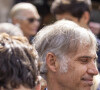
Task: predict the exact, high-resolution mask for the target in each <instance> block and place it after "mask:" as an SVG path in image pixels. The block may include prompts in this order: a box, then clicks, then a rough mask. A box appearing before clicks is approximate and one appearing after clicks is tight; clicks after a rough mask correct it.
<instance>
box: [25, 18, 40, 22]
mask: <svg viewBox="0 0 100 90" xmlns="http://www.w3.org/2000/svg"><path fill="white" fill-rule="evenodd" d="M27 20H28V22H29V23H33V22H35V21H37V22H41V19H40V18H39V19H35V18H28V19H27Z"/></svg>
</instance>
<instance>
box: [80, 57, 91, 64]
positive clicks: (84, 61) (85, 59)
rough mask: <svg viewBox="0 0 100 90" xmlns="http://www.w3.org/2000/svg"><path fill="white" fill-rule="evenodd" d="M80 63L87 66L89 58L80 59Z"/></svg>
mask: <svg viewBox="0 0 100 90" xmlns="http://www.w3.org/2000/svg"><path fill="white" fill-rule="evenodd" d="M80 61H81V63H82V64H86V63H88V62H89V60H88V58H82V59H80Z"/></svg>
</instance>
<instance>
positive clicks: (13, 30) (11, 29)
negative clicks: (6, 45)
mask: <svg viewBox="0 0 100 90" xmlns="http://www.w3.org/2000/svg"><path fill="white" fill-rule="evenodd" d="M0 33H7V34H9V35H10V36H23V32H22V31H21V29H20V28H18V27H17V26H15V25H13V24H11V23H0Z"/></svg>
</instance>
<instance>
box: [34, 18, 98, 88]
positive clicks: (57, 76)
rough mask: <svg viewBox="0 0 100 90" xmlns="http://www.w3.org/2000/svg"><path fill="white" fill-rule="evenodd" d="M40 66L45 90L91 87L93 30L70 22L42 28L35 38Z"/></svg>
mask: <svg viewBox="0 0 100 90" xmlns="http://www.w3.org/2000/svg"><path fill="white" fill-rule="evenodd" d="M34 44H35V46H36V49H37V51H38V54H39V57H40V60H41V61H42V62H43V65H42V66H41V67H40V72H41V74H43V75H44V76H45V79H46V80H47V90H91V86H92V85H93V76H95V75H97V74H98V70H97V67H96V59H97V54H96V50H97V42H96V38H95V36H94V35H93V34H92V32H90V31H88V30H86V29H84V28H82V27H80V26H78V25H77V24H75V23H74V22H72V21H68V20H60V21H57V22H56V23H54V24H52V25H49V26H46V27H44V28H43V29H42V30H40V31H39V32H38V33H37V35H36V36H35V39H34Z"/></svg>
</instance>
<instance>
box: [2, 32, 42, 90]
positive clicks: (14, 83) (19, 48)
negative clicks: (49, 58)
mask: <svg viewBox="0 0 100 90" xmlns="http://www.w3.org/2000/svg"><path fill="white" fill-rule="evenodd" d="M38 65H39V64H38V54H37V52H36V50H35V48H34V47H33V46H32V45H30V44H29V43H28V40H27V39H26V38H25V37H22V36H21V37H17V36H13V37H11V36H9V35H8V34H4V33H3V34H0V90H40V89H35V86H36V83H38V82H39V81H37V80H38V72H39V71H38Z"/></svg>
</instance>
